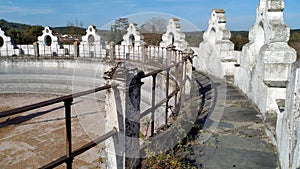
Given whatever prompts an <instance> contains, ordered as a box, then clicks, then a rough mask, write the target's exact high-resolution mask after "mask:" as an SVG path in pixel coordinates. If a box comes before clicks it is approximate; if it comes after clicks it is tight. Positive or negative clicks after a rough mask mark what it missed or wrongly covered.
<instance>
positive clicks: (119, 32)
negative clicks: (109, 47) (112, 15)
mask: <svg viewBox="0 0 300 169" xmlns="http://www.w3.org/2000/svg"><path fill="white" fill-rule="evenodd" d="M128 26H129V22H128V18H118V19H116V20H115V23H114V24H113V25H111V27H110V35H109V36H110V37H109V38H108V39H109V41H114V42H115V43H116V44H120V43H121V41H122V40H123V35H124V34H125V33H126V30H127V28H128Z"/></svg>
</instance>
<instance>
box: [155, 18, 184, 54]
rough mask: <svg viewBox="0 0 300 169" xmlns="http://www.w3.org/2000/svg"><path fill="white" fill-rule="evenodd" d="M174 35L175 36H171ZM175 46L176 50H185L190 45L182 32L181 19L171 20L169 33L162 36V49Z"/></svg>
mask: <svg viewBox="0 0 300 169" xmlns="http://www.w3.org/2000/svg"><path fill="white" fill-rule="evenodd" d="M170 35H173V36H170ZM171 44H173V45H174V46H175V47H176V49H179V50H184V49H186V48H187V47H188V46H189V44H188V43H187V41H186V40H185V34H184V33H182V32H181V26H180V23H179V19H177V18H171V19H170V20H169V23H168V25H167V31H166V33H165V34H163V36H162V42H160V47H168V46H169V45H171Z"/></svg>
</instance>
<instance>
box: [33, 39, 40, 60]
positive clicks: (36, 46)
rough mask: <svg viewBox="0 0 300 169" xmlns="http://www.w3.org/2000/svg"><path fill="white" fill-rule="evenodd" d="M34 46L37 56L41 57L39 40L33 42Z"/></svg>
mask: <svg viewBox="0 0 300 169" xmlns="http://www.w3.org/2000/svg"><path fill="white" fill-rule="evenodd" d="M33 47H34V56H35V57H39V56H40V53H39V43H38V42H34V43H33Z"/></svg>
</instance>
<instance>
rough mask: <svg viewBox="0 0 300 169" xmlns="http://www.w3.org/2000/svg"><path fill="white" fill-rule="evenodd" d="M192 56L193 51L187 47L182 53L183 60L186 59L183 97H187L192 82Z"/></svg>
mask: <svg viewBox="0 0 300 169" xmlns="http://www.w3.org/2000/svg"><path fill="white" fill-rule="evenodd" d="M193 56H194V51H193V50H192V49H191V48H190V47H189V46H188V47H187V48H186V49H185V50H184V51H183V58H184V59H186V61H185V71H186V72H185V75H186V78H187V80H186V82H185V89H184V90H185V95H187V96H189V95H190V91H191V88H192V86H191V85H192V84H191V80H192V74H193V60H192V58H193Z"/></svg>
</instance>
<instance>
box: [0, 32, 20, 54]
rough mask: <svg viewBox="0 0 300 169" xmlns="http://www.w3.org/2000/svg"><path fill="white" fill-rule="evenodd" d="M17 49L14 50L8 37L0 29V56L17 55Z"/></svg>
mask: <svg viewBox="0 0 300 169" xmlns="http://www.w3.org/2000/svg"><path fill="white" fill-rule="evenodd" d="M18 54H19V49H15V48H14V45H13V43H12V41H11V38H10V37H9V36H6V35H5V32H4V31H2V29H1V28H0V56H13V55H18Z"/></svg>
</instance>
